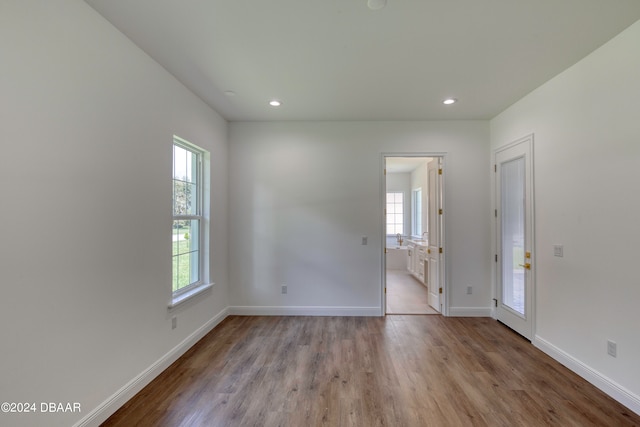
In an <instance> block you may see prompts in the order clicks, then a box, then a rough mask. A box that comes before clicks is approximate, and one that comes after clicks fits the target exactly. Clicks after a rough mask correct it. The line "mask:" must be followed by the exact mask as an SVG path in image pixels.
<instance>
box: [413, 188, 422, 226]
mask: <svg viewBox="0 0 640 427" xmlns="http://www.w3.org/2000/svg"><path fill="white" fill-rule="evenodd" d="M411 208H412V212H411V213H412V216H413V219H412V221H411V222H412V224H411V225H412V228H413V231H412V234H413V235H414V236H420V237H422V188H416V189H415V190H413V191H412V192H411Z"/></svg>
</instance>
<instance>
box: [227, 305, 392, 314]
mask: <svg viewBox="0 0 640 427" xmlns="http://www.w3.org/2000/svg"><path fill="white" fill-rule="evenodd" d="M229 315H238V316H365V317H379V316H381V315H382V313H381V312H380V307H315V306H302V307H277V306H235V307H229Z"/></svg>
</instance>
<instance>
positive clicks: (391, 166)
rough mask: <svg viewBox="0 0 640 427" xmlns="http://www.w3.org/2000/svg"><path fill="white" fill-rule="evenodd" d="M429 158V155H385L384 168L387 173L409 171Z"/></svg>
mask: <svg viewBox="0 0 640 427" xmlns="http://www.w3.org/2000/svg"><path fill="white" fill-rule="evenodd" d="M431 159H432V158H431V157H387V158H385V169H386V170H387V174H390V173H410V172H413V171H414V170H416V168H417V167H419V166H421V165H422V164H424V162H428V161H430V160H431Z"/></svg>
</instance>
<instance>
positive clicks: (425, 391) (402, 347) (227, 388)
mask: <svg viewBox="0 0 640 427" xmlns="http://www.w3.org/2000/svg"><path fill="white" fill-rule="evenodd" d="M103 425H104V426H127V427H128V426H134V425H135V426H295V427H301V426H320V425H326V426H363V427H371V426H544V425H551V426H563V427H564V426H634V425H635V426H640V416H638V415H636V414H634V413H633V412H631V411H629V410H628V409H626V408H625V407H623V406H621V405H620V404H618V403H617V402H615V401H614V400H613V399H611V398H609V397H608V396H606V395H605V394H604V393H602V392H600V391H599V390H598V389H596V388H595V387H594V386H592V385H591V384H589V383H587V382H586V381H585V380H583V379H582V378H580V377H578V376H577V375H575V374H574V373H572V372H571V371H569V370H568V369H566V368H564V367H563V366H561V365H560V364H558V363H557V362H555V361H554V360H552V359H551V358H550V357H548V356H546V355H545V354H544V353H542V352H541V351H539V350H538V349H536V348H535V347H534V346H533V345H531V344H530V343H529V342H527V341H525V340H524V339H522V338H521V337H520V336H518V335H516V334H515V333H513V332H512V331H511V330H509V329H507V328H506V327H504V326H502V325H501V324H499V323H497V322H496V321H495V320H493V319H488V318H451V317H448V318H447V317H442V316H388V317H377V318H376V317H369V318H365V317H239V316H231V317H228V318H227V319H225V320H224V321H223V322H222V323H221V324H220V325H218V326H217V327H216V328H215V329H214V330H213V331H211V332H210V333H209V334H208V335H207V336H206V337H204V338H203V339H202V340H201V341H200V342H198V343H197V344H196V345H195V346H194V347H193V348H191V349H190V350H189V351H188V352H187V353H186V354H185V355H184V356H183V357H181V358H180V359H179V360H178V361H176V363H174V364H173V365H171V366H170V367H169V368H168V369H167V370H166V371H165V372H163V373H162V374H161V375H160V376H159V377H158V378H156V379H155V380H154V381H152V382H151V383H150V384H149V385H148V386H147V387H146V388H144V389H143V390H142V391H141V392H140V393H138V395H136V396H135V397H134V398H133V399H132V400H130V401H129V402H128V403H126V404H125V405H124V406H123V407H122V408H121V409H120V410H119V411H117V412H116V413H115V414H114V415H113V416H112V417H111V418H109V419H108V420H107V421H106V422H105V423H104V424H103Z"/></svg>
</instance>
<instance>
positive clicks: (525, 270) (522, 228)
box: [495, 136, 535, 340]
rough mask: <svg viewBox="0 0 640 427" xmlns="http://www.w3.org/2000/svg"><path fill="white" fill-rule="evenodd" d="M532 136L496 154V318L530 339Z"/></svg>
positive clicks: (531, 317)
mask: <svg viewBox="0 0 640 427" xmlns="http://www.w3.org/2000/svg"><path fill="white" fill-rule="evenodd" d="M532 153H533V136H529V137H526V138H524V139H522V140H519V141H516V142H514V143H513V144H510V145H508V146H507V147H504V148H501V149H499V150H497V151H496V153H495V172H496V217H497V233H498V236H497V252H498V253H497V258H496V261H497V262H496V265H497V274H496V277H497V280H498V283H497V292H496V307H497V308H496V310H497V311H496V316H497V319H498V320H499V321H501V322H502V323H504V324H505V325H507V326H508V327H510V328H511V329H513V330H514V331H516V332H518V333H519V334H520V335H522V336H524V337H525V338H527V339H529V340H531V339H532V337H533V315H534V298H533V297H534V295H535V293H534V283H535V282H534V275H533V271H534V270H533V268H532V265H533V262H534V255H533V224H534V221H533V200H532V195H533V193H532V189H533V182H532V178H533V174H532V170H533V169H532V165H533V159H532Z"/></svg>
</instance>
